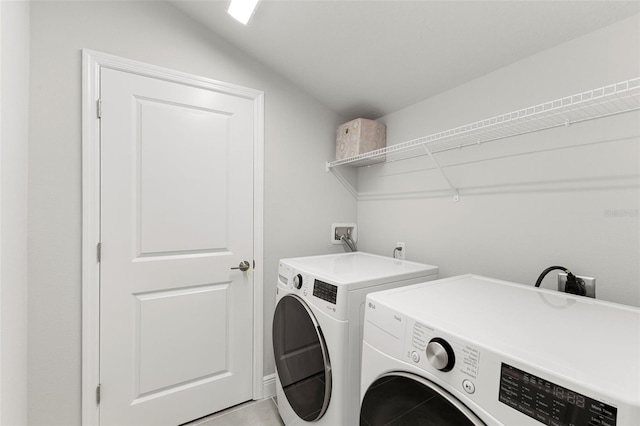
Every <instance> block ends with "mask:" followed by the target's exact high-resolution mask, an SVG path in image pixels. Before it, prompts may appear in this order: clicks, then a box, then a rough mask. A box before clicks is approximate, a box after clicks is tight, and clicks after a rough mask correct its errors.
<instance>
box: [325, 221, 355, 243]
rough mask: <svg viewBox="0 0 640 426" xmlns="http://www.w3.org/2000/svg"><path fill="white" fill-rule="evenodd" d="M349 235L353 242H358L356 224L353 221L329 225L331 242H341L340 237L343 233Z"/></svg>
mask: <svg viewBox="0 0 640 426" xmlns="http://www.w3.org/2000/svg"><path fill="white" fill-rule="evenodd" d="M345 234H346V235H348V236H350V237H351V239H352V240H353V242H354V243H357V242H358V225H356V224H355V223H334V224H332V225H331V237H330V238H331V244H336V245H337V244H342V241H340V237H342V236H343V235H345Z"/></svg>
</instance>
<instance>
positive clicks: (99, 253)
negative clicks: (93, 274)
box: [96, 243, 102, 262]
mask: <svg viewBox="0 0 640 426" xmlns="http://www.w3.org/2000/svg"><path fill="white" fill-rule="evenodd" d="M96 257H97V259H98V262H100V261H101V260H102V243H98V244H97V245H96Z"/></svg>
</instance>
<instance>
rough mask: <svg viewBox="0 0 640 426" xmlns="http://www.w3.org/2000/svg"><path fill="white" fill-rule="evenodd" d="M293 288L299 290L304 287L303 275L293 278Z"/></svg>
mask: <svg viewBox="0 0 640 426" xmlns="http://www.w3.org/2000/svg"><path fill="white" fill-rule="evenodd" d="M293 286H294V287H295V288H297V289H299V288H300V287H302V275H300V274H298V275H296V276H295V277H293Z"/></svg>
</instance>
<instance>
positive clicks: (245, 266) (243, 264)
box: [231, 260, 250, 272]
mask: <svg viewBox="0 0 640 426" xmlns="http://www.w3.org/2000/svg"><path fill="white" fill-rule="evenodd" d="M249 267H250V265H249V262H247V261H246V260H243V261H242V262H240V264H239V265H238V266H237V267H235V268H231V269H240V270H241V271H242V272H245V271H248V270H249Z"/></svg>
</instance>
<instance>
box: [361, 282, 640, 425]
mask: <svg viewBox="0 0 640 426" xmlns="http://www.w3.org/2000/svg"><path fill="white" fill-rule="evenodd" d="M362 358H363V362H362V388H361V390H362V395H363V397H362V408H361V419H362V420H361V423H360V424H361V425H365V426H376V425H379V424H387V423H390V422H393V423H392V424H394V425H395V424H397V425H402V424H437V425H442V426H444V425H456V426H461V425H467V424H471V425H473V424H486V425H509V426H513V425H518V426H526V425H541V424H545V425H553V426H567V425H575V426H586V425H590V426H591V425H594V426H595V425H601V426H614V425H617V426H631V425H639V424H640V309H637V308H632V307H628V306H624V305H618V304H614V303H607V302H603V301H598V300H594V299H590V298H585V297H580V296H573V295H569V294H565V293H559V292H555V291H549V290H543V289H540V288H535V287H533V286H525V285H520V284H513V283H508V282H504V281H499V280H495V279H490V278H484V277H479V276H475V275H465V276H460V277H454V278H448V279H442V280H437V281H432V282H429V283H424V284H418V285H415V286H410V287H405V288H402V289H394V290H388V291H383V292H379V293H374V294H370V295H369V296H367V304H366V313H365V324H364V343H363V350H362Z"/></svg>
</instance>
